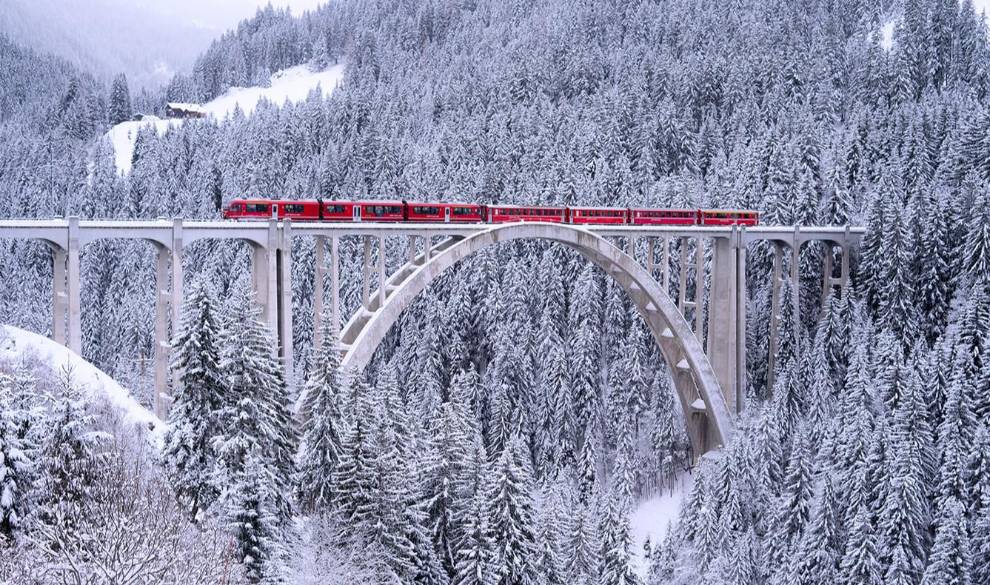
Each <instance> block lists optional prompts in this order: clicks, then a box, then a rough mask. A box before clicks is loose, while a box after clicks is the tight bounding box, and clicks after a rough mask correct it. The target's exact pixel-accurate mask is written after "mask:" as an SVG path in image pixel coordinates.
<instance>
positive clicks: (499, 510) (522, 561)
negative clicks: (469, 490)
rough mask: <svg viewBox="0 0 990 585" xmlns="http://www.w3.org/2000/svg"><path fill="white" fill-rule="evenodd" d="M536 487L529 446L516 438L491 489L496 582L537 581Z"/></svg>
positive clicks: (501, 460) (512, 584) (526, 584)
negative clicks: (534, 500)
mask: <svg viewBox="0 0 990 585" xmlns="http://www.w3.org/2000/svg"><path fill="white" fill-rule="evenodd" d="M533 487H534V486H533V477H532V472H531V471H530V469H529V456H528V454H527V453H526V448H525V446H524V445H523V443H522V440H521V439H519V438H518V437H514V438H513V439H512V441H511V442H510V443H509V444H508V445H506V448H505V449H503V450H502V453H501V454H500V455H499V457H498V459H497V461H496V463H495V466H494V468H493V469H492V474H491V478H490V483H489V487H488V490H487V497H488V527H489V530H490V535H489V538H490V539H491V541H492V543H494V546H495V548H494V554H493V555H492V564H491V576H492V581H491V582H492V585H530V584H535V583H536V582H537V578H538V575H537V574H536V567H535V560H536V553H537V550H536V526H535V524H534V521H535V516H534V510H533V501H532V497H533V496H532V494H533Z"/></svg>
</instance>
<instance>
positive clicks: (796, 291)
mask: <svg viewBox="0 0 990 585" xmlns="http://www.w3.org/2000/svg"><path fill="white" fill-rule="evenodd" d="M800 229H801V228H800V226H794V236H795V237H794V245H793V246H792V247H791V276H790V278H791V298H790V302H791V303H792V305H793V309H794V313H793V315H794V323H792V325H793V326H794V345H795V349H796V350H797V355H801V327H800V325H801V241H800V240H798V238H797V234H798V230H800Z"/></svg>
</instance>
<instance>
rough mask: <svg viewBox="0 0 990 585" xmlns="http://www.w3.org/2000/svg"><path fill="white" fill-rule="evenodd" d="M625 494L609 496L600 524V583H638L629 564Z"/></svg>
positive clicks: (631, 584)
mask: <svg viewBox="0 0 990 585" xmlns="http://www.w3.org/2000/svg"><path fill="white" fill-rule="evenodd" d="M625 501H626V500H625V496H623V495H620V494H614V495H613V496H612V497H611V498H609V506H608V512H607V513H606V515H605V519H604V523H603V526H602V531H601V533H602V552H601V569H600V576H599V578H598V583H599V584H600V585H635V584H637V583H639V579H638V578H637V577H636V574H635V573H633V571H632V567H630V565H629V560H630V556H631V555H630V550H629V548H630V536H629V520H628V509H627V506H626V505H625V504H624V502H625Z"/></svg>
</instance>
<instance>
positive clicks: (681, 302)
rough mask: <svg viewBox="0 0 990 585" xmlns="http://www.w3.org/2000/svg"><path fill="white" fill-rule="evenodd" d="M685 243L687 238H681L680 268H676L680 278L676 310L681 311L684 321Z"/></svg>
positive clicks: (685, 284)
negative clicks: (678, 270)
mask: <svg viewBox="0 0 990 585" xmlns="http://www.w3.org/2000/svg"><path fill="white" fill-rule="evenodd" d="M687 243H688V239H687V238H681V246H680V248H681V249H680V252H679V253H680V262H679V264H680V266H679V267H678V268H679V269H680V273H679V276H680V278H679V282H678V283H677V284H678V285H680V286H679V289H678V292H677V308H678V309H680V310H681V314H683V315H684V318H685V319H686V318H687V307H686V306H685V305H686V301H687V263H688V260H687V249H688V246H687Z"/></svg>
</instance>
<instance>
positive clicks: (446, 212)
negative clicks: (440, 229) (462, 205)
mask: <svg viewBox="0 0 990 585" xmlns="http://www.w3.org/2000/svg"><path fill="white" fill-rule="evenodd" d="M443 222H444V223H450V206H446V205H445V206H444V208H443Z"/></svg>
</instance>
